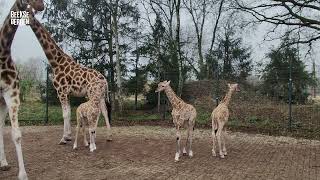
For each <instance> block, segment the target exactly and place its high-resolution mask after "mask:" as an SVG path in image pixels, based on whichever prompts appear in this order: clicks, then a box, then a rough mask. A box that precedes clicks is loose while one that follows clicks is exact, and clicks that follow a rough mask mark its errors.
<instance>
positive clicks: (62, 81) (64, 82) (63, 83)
mask: <svg viewBox="0 0 320 180" xmlns="http://www.w3.org/2000/svg"><path fill="white" fill-rule="evenodd" d="M59 82H60V85H65V84H66V79H65V78H64V77H63V78H61V79H60V81H59Z"/></svg>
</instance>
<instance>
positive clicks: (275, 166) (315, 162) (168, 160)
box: [0, 126, 320, 180]
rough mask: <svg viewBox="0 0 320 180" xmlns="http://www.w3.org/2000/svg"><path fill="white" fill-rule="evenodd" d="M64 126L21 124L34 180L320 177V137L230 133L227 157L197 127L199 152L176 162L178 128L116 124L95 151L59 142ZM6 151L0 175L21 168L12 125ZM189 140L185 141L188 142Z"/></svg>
mask: <svg viewBox="0 0 320 180" xmlns="http://www.w3.org/2000/svg"><path fill="white" fill-rule="evenodd" d="M62 129H63V127H62V126H48V127H43V126H32V127H22V131H23V153H24V159H25V165H26V170H27V173H28V176H29V179H31V180H33V179H39V180H47V179H48V180H53V179H75V180H79V179H88V180H89V179H90V180H93V179H227V180H229V179H241V180H242V179H254V180H258V179H259V180H260V179H290V180H291V179H297V180H301V179H303V180H307V179H310V180H316V179H319V180H320V142H319V141H311V140H303V139H294V138H287V137H271V136H263V135H253V134H250V135H248V134H244V133H233V132H228V142H227V149H228V156H227V157H226V158H225V159H219V158H218V157H212V156H211V140H210V134H211V133H210V130H202V129H196V130H195V135H194V141H193V142H194V143H193V151H194V157H193V158H189V157H186V156H185V157H181V159H180V162H177V163H175V162H174V154H175V139H176V137H175V131H174V129H173V128H164V127H157V126H132V127H113V130H112V131H113V141H112V142H106V141H105V139H106V132H105V131H106V129H105V128H99V129H98V131H97V151H95V152H94V153H90V152H89V149H88V148H86V147H84V146H83V145H82V143H81V142H82V137H81V138H80V139H79V143H78V144H79V146H80V147H79V149H77V150H73V149H72V145H73V142H69V144H67V145H57V143H58V141H59V140H60V135H61V134H62ZM5 143H6V146H5V151H6V155H7V160H8V162H9V164H10V165H11V169H10V170H9V171H0V179H1V180H2V179H5V180H7V179H8V180H10V179H16V175H17V173H18V168H17V162H16V156H15V150H14V145H13V143H12V141H11V135H10V128H6V129H5ZM183 143H184V142H183Z"/></svg>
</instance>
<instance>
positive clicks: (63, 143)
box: [59, 140, 67, 145]
mask: <svg viewBox="0 0 320 180" xmlns="http://www.w3.org/2000/svg"><path fill="white" fill-rule="evenodd" d="M66 144H67V142H66V141H65V140H61V141H60V142H59V145H66Z"/></svg>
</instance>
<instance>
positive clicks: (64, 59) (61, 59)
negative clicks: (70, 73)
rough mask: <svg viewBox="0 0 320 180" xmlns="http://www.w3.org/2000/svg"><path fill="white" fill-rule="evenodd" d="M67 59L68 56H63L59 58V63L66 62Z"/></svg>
mask: <svg viewBox="0 0 320 180" xmlns="http://www.w3.org/2000/svg"><path fill="white" fill-rule="evenodd" d="M65 61H66V58H65V57H63V56H62V57H61V58H60V60H58V63H59V64H64V62H65Z"/></svg>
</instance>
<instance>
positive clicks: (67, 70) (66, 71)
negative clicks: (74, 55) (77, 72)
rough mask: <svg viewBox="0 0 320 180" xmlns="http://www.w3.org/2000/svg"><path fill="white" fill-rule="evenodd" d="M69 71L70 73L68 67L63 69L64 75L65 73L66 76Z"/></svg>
mask: <svg viewBox="0 0 320 180" xmlns="http://www.w3.org/2000/svg"><path fill="white" fill-rule="evenodd" d="M69 71H70V66H67V67H66V68H65V70H64V73H65V74H68V73H69Z"/></svg>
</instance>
